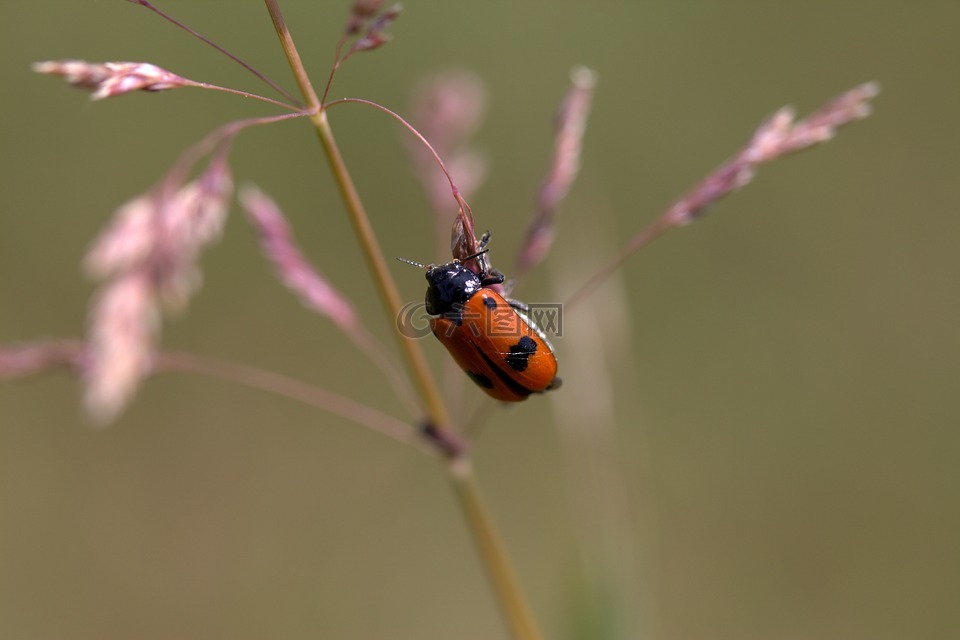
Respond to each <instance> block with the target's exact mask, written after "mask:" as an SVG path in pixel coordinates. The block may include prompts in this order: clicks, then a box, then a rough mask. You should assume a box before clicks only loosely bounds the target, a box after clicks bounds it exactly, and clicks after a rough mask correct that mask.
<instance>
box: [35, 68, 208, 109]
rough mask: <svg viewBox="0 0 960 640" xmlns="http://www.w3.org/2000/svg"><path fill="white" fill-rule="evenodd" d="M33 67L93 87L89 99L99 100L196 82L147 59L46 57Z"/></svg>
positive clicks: (82, 86)
mask: <svg viewBox="0 0 960 640" xmlns="http://www.w3.org/2000/svg"><path fill="white" fill-rule="evenodd" d="M33 70H34V71H36V72H37V73H43V74H47V75H53V76H61V77H63V78H64V79H65V80H66V81H67V82H68V83H69V84H71V85H73V86H74V87H80V88H83V89H93V90H94V91H93V94H91V96H90V99H91V100H102V99H103V98H110V97H113V96H118V95H120V94H123V93H130V92H131V91H167V90H169V89H177V88H180V87H187V86H196V84H197V83H195V82H193V81H192V80H188V79H186V78H183V77H181V76H178V75H177V74H175V73H172V72H170V71H167V70H166V69H161V68H160V67H158V66H156V65H153V64H150V63H148V62H102V63H98V62H86V61H85V60H48V61H45V62H35V63H34V64H33Z"/></svg>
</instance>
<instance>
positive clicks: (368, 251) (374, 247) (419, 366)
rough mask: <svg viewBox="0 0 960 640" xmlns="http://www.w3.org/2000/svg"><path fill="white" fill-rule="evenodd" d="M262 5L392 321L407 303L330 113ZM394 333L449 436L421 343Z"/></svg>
mask: <svg viewBox="0 0 960 640" xmlns="http://www.w3.org/2000/svg"><path fill="white" fill-rule="evenodd" d="M264 2H265V3H266V5H267V10H268V11H269V12H270V17H271V18H272V19H273V24H274V26H275V27H276V30H277V35H278V36H279V38H280V43H281V45H282V46H283V51H284V54H285V55H286V57H287V60H288V61H289V63H290V68H291V69H292V70H293V74H294V77H295V78H296V80H297V84H298V85H299V87H300V91H301V92H302V93H303V97H304V98H305V99H306V101H307V104H308V105H309V106H310V108H311V110H313V111H314V113H313V115H311V116H310V121H311V122H312V123H313V126H314V128H315V129H316V131H317V136H318V137H319V138H320V142H321V144H322V145H323V150H324V152H325V153H326V156H327V160H328V162H329V163H330V169H331V171H332V172H333V177H334V181H335V182H336V183H337V188H338V189H339V191H340V197H341V198H342V199H343V203H344V205H345V206H346V208H347V214H348V216H349V218H350V222H351V224H353V229H354V232H355V233H356V236H357V239H358V240H359V241H360V246H361V248H362V249H363V254H364V257H365V258H366V260H367V266H368V267H369V268H370V271H371V273H372V275H373V279H374V282H375V283H376V285H377V289H378V291H379V293H380V299H381V301H382V302H383V305H384V307H385V308H386V311H387V314H388V317H390V318H396V317H397V316H398V315H399V314H400V310H401V309H402V307H403V299H402V298H401V297H400V291H399V290H398V289H397V285H396V283H395V282H394V281H393V276H392V275H391V274H390V270H389V269H388V268H387V263H386V260H385V259H384V257H383V251H382V250H381V249H380V243H379V242H378V241H377V237H376V234H374V232H373V227H372V226H371V225H370V219H369V218H368V217H367V213H366V210H365V209H364V206H363V203H362V202H361V200H360V196H359V194H358V193H357V189H356V187H355V186H354V184H353V179H352V178H351V177H350V172H349V171H348V170H347V166H346V164H345V163H344V161H343V156H342V155H341V154H340V149H339V147H338V146H337V142H336V140H335V139H334V137H333V131H332V130H331V129H330V122H329V120H328V119H327V114H326V111H324V110H323V109H321V106H320V100H319V98H318V97H317V93H316V91H314V89H313V85H312V84H311V83H310V78H309V77H308V76H307V72H306V69H304V67H303V62H302V61H301V60H300V55H299V54H298V53H297V48H296V46H295V45H294V42H293V38H292V37H291V36H290V31H289V30H288V29H287V26H286V23H285V22H284V20H283V15H282V14H281V13H280V7H279V6H278V5H277V2H276V0H264ZM393 333H394V336H395V337H396V338H397V343H398V344H399V346H400V350H401V351H402V352H403V353H404V355H405V356H406V361H407V364H408V366H409V368H410V372H411V374H412V375H413V379H414V380H415V381H416V384H417V388H418V390H419V392H420V396H421V398H422V399H423V402H424V404H425V405H426V411H427V413H428V414H429V419H430V423H431V426H432V427H433V428H435V429H436V430H437V431H441V432H447V431H448V430H449V429H450V424H451V422H450V415H449V412H448V411H447V407H446V404H445V403H444V402H443V398H442V396H441V395H440V389H439V387H438V386H437V383H436V380H435V379H434V377H433V375H432V374H431V373H430V367H429V366H428V365H427V359H426V357H425V356H424V355H423V351H422V350H421V349H420V346H419V343H417V342H416V341H414V340H409V339H407V338H405V337H404V336H402V335H400V332H399V331H394V332H393Z"/></svg>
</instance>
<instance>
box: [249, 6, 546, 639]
mask: <svg viewBox="0 0 960 640" xmlns="http://www.w3.org/2000/svg"><path fill="white" fill-rule="evenodd" d="M264 3H265V4H266V6H267V10H268V11H269V12H270V17H271V19H272V20H273V24H274V27H275V28H276V30H277V35H278V36H279V38H280V42H281V45H282V46H283V50H284V54H285V55H286V57H287V60H288V62H289V64H290V68H291V70H292V71H293V74H294V76H295V77H296V80H297V84H298V85H299V86H300V90H301V92H302V93H303V96H304V98H305V99H306V100H307V103H308V105H309V106H310V108H311V110H314V113H313V115H311V116H310V120H311V122H312V123H313V125H314V127H315V129H316V131H317V135H318V136H319V138H320V142H321V144H322V146H323V149H324V152H325V154H326V156H327V160H328V161H329V163H330V168H331V171H332V172H333V176H334V181H335V182H336V183H337V188H338V190H339V191H340V196H341V198H342V199H343V202H344V205H345V206H346V208H347V213H348V216H349V218H350V221H351V224H352V225H353V227H354V231H355V232H356V234H357V238H358V239H359V240H360V244H361V246H362V248H363V252H364V256H365V257H366V259H367V264H368V266H369V268H370V270H371V272H372V275H373V279H374V281H375V282H376V283H377V288H378V289H379V291H380V296H381V300H382V302H383V303H384V306H385V307H386V311H387V313H389V314H391V317H396V315H397V314H398V313H399V312H400V310H401V308H402V306H403V301H402V299H401V297H400V293H399V291H398V289H397V286H396V283H395V282H394V281H393V277H392V276H391V275H390V271H389V269H388V268H387V264H386V261H385V260H384V258H383V252H382V251H381V250H380V245H379V243H378V242H377V238H376V235H375V234H374V233H373V227H372V226H371V225H370V221H369V218H368V217H367V214H366V211H365V209H364V207H363V203H362V202H361V200H360V196H359V194H358V193H357V190H356V187H355V186H354V183H353V180H352V178H351V177H350V173H349V171H348V170H347V167H346V164H345V163H344V161H343V157H342V155H341V154H340V149H339V147H338V146H337V143H336V140H335V139H334V137H333V131H332V130H331V129H330V123H329V121H328V119H327V114H326V112H325V111H324V110H323V108H322V105H321V104H320V101H319V98H318V97H317V94H316V92H315V91H314V89H313V86H312V85H311V83H310V79H309V77H308V76H307V73H306V69H305V68H304V66H303V62H302V61H301V59H300V56H299V54H298V53H297V49H296V46H295V44H294V42H293V38H292V37H291V36H290V32H289V30H288V29H287V26H286V23H285V22H284V20H283V16H282V14H281V12H280V7H279V5H278V4H277V1H276V0H264ZM394 335H396V336H397V340H398V342H399V345H400V348H401V351H402V352H403V353H404V355H405V356H406V359H407V362H408V364H409V366H410V369H411V372H412V373H413V376H414V378H415V380H416V381H417V386H418V388H419V390H420V393H421V396H422V398H423V400H424V402H425V403H426V405H427V410H428V413H429V416H430V418H431V420H432V424H431V425H430V426H431V427H432V428H434V429H435V431H439V432H441V433H447V432H449V430H450V426H451V422H450V418H449V414H448V411H447V408H446V404H445V403H444V402H443V398H442V396H441V395H440V390H439V388H438V387H437V384H436V381H435V379H434V377H433V375H432V373H431V372H430V369H429V367H428V366H427V362H426V358H425V357H424V355H423V352H422V351H421V350H420V348H419V346H418V344H417V343H416V342H415V341H413V340H408V339H406V338H404V337H403V336H401V335H400V334H399V332H395V334H394ZM448 453H449V455H450V456H451V457H452V458H453V459H452V460H451V462H450V464H449V465H448V468H449V471H450V473H448V475H447V477H448V478H449V480H450V483H451V485H452V487H453V489H454V493H455V495H456V496H457V498H458V504H459V505H460V508H461V511H462V512H463V514H464V517H465V519H466V521H467V526H468V527H469V528H470V531H471V533H472V535H473V538H474V540H475V541H476V543H477V548H478V551H479V555H480V560H481V562H482V563H483V564H484V566H485V567H486V570H487V574H488V575H489V576H490V579H491V583H492V585H493V587H494V591H495V593H496V595H497V601H498V603H499V605H500V608H501V611H502V612H503V615H504V618H505V619H506V621H507V624H508V625H509V627H510V629H511V631H512V633H513V636H514V638H516V640H541V639H542V637H543V636H542V635H541V634H540V632H539V630H538V628H537V624H536V621H535V619H534V617H533V615H532V614H531V613H530V608H529V606H528V605H527V603H526V599H525V598H524V595H523V592H522V591H521V589H520V585H519V582H518V581H517V579H516V576H515V573H514V571H513V568H512V566H511V564H510V560H509V557H508V556H507V553H506V549H505V548H504V546H503V543H502V542H501V540H500V537H499V536H498V535H497V532H496V529H495V527H494V524H493V520H492V518H491V517H490V514H489V512H488V510H487V508H486V506H485V504H484V503H483V500H482V498H481V497H480V493H479V491H478V490H477V487H476V484H475V480H474V476H473V474H472V471H471V470H470V463H469V458H467V456H466V452H465V451H464V450H462V449H461V450H459V451H457V452H454V453H450V452H448Z"/></svg>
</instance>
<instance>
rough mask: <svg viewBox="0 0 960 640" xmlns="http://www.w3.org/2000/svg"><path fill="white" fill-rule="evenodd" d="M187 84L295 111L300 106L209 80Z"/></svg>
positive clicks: (188, 82) (191, 81) (189, 81)
mask: <svg viewBox="0 0 960 640" xmlns="http://www.w3.org/2000/svg"><path fill="white" fill-rule="evenodd" d="M187 84H188V86H192V87H198V88H200V89H211V90H213V91H223V92H224V93H232V94H234V95H238V96H241V97H243V98H252V99H253V100H261V101H263V102H268V103H270V104H275V105H277V106H278V107H283V108H284V109H289V110H290V111H297V112H299V111H300V107H295V106H293V105H292V104H287V103H286V102H280V101H279V100H274V99H273V98H267V97H266V96H261V95H257V94H255V93H250V92H248V91H240V90H239V89H231V88H229V87H221V86H219V85H216V84H210V83H209V82H195V81H193V80H188V81H187Z"/></svg>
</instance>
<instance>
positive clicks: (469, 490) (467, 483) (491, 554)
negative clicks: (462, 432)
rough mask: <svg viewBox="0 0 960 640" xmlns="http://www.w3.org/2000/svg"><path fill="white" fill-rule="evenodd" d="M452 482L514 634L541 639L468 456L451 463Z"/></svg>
mask: <svg viewBox="0 0 960 640" xmlns="http://www.w3.org/2000/svg"><path fill="white" fill-rule="evenodd" d="M450 482H451V484H452V485H453V489H454V493H455V494H456V496H457V502H458V503H459V505H460V508H461V509H462V510H463V514H464V517H466V519H467V523H468V524H469V526H470V532H471V533H472V534H473V541H474V542H475V543H476V545H477V551H478V552H479V554H480V558H481V559H482V560H483V565H484V567H485V568H486V570H487V577H488V578H489V579H490V582H491V584H492V585H493V588H494V592H495V593H496V594H497V597H498V598H499V603H500V608H501V610H502V611H503V613H504V616H505V617H506V619H507V624H508V625H509V626H510V630H511V632H512V633H513V637H514V638H517V640H541V639H542V637H543V636H541V635H540V631H539V629H538V628H537V624H536V621H535V619H534V617H533V614H532V613H531V612H530V608H529V607H528V606H527V603H526V600H525V598H524V597H523V592H522V591H521V589H520V583H519V581H518V580H517V577H516V575H515V574H514V572H513V567H512V566H511V564H510V559H509V558H508V557H507V553H506V550H505V548H504V546H503V542H502V541H501V540H500V536H499V535H497V530H496V528H494V525H493V519H492V518H491V517H490V512H489V511H487V508H486V506H485V505H484V502H483V499H482V498H481V496H480V492H479V491H478V489H477V485H476V482H475V480H474V476H473V471H472V469H471V466H470V461H469V460H468V459H466V458H461V459H459V460H453V461H452V462H450Z"/></svg>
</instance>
